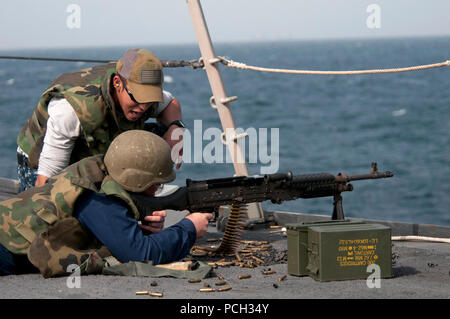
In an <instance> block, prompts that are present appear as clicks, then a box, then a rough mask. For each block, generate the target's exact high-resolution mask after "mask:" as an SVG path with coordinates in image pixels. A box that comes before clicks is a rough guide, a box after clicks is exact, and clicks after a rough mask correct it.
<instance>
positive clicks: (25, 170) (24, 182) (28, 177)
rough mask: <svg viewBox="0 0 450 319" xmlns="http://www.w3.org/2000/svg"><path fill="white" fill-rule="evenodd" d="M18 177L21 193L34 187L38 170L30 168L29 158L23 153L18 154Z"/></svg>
mask: <svg viewBox="0 0 450 319" xmlns="http://www.w3.org/2000/svg"><path fill="white" fill-rule="evenodd" d="M17 176H18V178H19V190H18V192H19V193H21V192H23V191H25V190H27V189H29V188H31V187H34V184H35V183H36V178H37V170H35V169H32V168H30V167H29V166H28V158H27V156H26V155H25V154H23V153H21V152H17Z"/></svg>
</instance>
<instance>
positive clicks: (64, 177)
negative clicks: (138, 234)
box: [0, 155, 139, 277]
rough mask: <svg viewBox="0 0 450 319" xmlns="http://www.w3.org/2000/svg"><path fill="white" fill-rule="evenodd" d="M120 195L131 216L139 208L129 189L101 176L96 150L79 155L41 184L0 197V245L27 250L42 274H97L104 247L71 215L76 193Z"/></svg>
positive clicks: (105, 253)
mask: <svg viewBox="0 0 450 319" xmlns="http://www.w3.org/2000/svg"><path fill="white" fill-rule="evenodd" d="M86 189H89V190H92V191H94V192H98V193H104V194H107V195H110V196H116V197H118V198H120V199H121V200H123V201H124V202H125V203H126V204H127V205H128V206H129V209H130V211H131V212H132V213H133V214H134V217H135V218H136V219H139V212H138V210H137V208H136V206H135V205H134V203H133V201H132V199H131V198H130V196H129V194H128V193H127V192H126V191H125V190H123V188H122V187H121V186H120V185H119V184H118V183H116V182H115V181H114V180H112V178H111V177H110V176H108V175H106V170H105V166H104V163H103V158H102V156H100V155H97V156H92V157H88V158H85V159H83V160H81V161H80V162H77V163H75V164H72V165H71V166H69V167H67V168H66V169H64V170H63V171H62V172H61V173H60V174H58V175H56V176H54V177H51V178H50V179H49V180H48V182H47V183H46V184H44V185H42V186H39V187H34V188H31V189H29V190H27V191H25V192H23V193H21V194H19V195H18V196H17V197H16V198H12V199H8V200H5V201H3V202H0V244H2V245H3V246H4V247H5V248H6V249H8V250H9V251H10V252H12V253H14V254H19V255H20V254H21V255H24V254H27V255H28V259H29V260H30V262H31V263H32V264H33V265H34V266H35V267H37V268H38V269H39V270H40V272H41V274H42V275H43V276H44V277H52V276H57V275H65V274H67V272H66V270H67V266H68V265H70V264H76V265H79V266H80V269H81V273H82V274H89V273H100V272H101V271H102V269H103V267H104V264H105V258H107V257H108V256H111V253H110V252H109V250H108V249H107V248H106V247H105V246H102V245H101V243H100V242H98V240H97V239H96V238H95V237H94V236H93V235H92V234H91V233H90V232H88V231H86V230H85V229H84V228H83V227H82V226H81V224H80V223H79V222H78V220H77V219H76V218H74V217H73V213H74V206H75V202H76V200H77V198H78V197H79V196H80V195H81V194H82V193H83V192H84V191H85V190H86Z"/></svg>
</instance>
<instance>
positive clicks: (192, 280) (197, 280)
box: [188, 278, 202, 284]
mask: <svg viewBox="0 0 450 319" xmlns="http://www.w3.org/2000/svg"><path fill="white" fill-rule="evenodd" d="M201 281H202V280H201V279H197V278H196V279H189V280H188V283H190V284H195V283H198V282H201Z"/></svg>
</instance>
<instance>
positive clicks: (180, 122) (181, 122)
mask: <svg viewBox="0 0 450 319" xmlns="http://www.w3.org/2000/svg"><path fill="white" fill-rule="evenodd" d="M172 125H176V126H178V127H181V128H186V125H184V123H183V121H181V120H175V121H173V122H171V123H170V124H169V125H167V128H169V127H171V126H172Z"/></svg>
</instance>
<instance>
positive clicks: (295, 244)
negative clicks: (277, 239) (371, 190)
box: [286, 219, 363, 276]
mask: <svg viewBox="0 0 450 319" xmlns="http://www.w3.org/2000/svg"><path fill="white" fill-rule="evenodd" d="M361 223H363V222H361V221H350V220H348V219H344V220H325V221H320V222H303V223H296V224H286V230H287V247H288V274H290V275H294V276H308V275H309V271H308V270H307V269H306V267H307V265H308V228H309V227H311V226H335V225H344V224H345V225H350V224H352V225H353V224H361Z"/></svg>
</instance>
